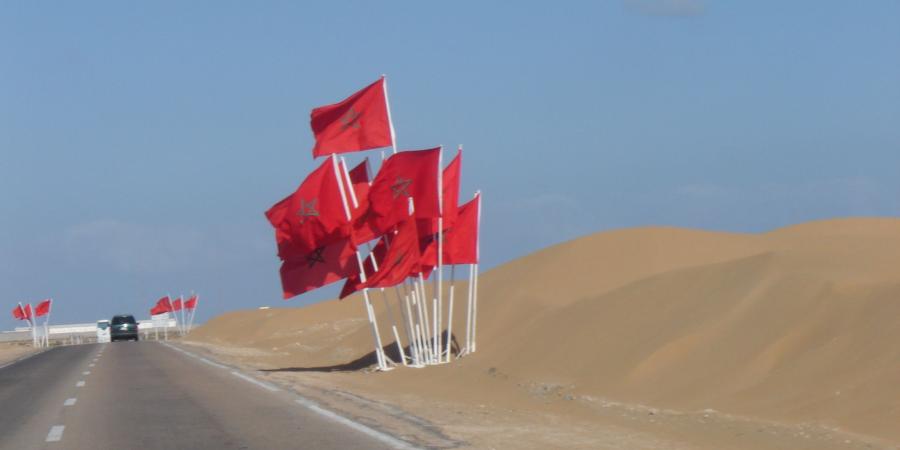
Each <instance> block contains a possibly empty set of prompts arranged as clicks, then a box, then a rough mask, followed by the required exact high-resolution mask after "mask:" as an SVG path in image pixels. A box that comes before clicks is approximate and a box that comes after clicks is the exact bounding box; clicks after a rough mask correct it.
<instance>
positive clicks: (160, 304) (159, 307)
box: [151, 295, 172, 314]
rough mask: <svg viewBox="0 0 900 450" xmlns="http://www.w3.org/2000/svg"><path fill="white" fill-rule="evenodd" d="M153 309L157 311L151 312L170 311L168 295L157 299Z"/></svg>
mask: <svg viewBox="0 0 900 450" xmlns="http://www.w3.org/2000/svg"><path fill="white" fill-rule="evenodd" d="M153 309H155V310H156V311H158V312H156V313H153V314H162V313H166V312H171V311H172V301H171V300H169V296H168V295H167V296H165V297H163V298H161V299H159V300H157V301H156V306H155V307H154V308H153ZM152 311H153V310H151V312H152Z"/></svg>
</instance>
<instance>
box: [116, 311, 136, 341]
mask: <svg viewBox="0 0 900 450" xmlns="http://www.w3.org/2000/svg"><path fill="white" fill-rule="evenodd" d="M110 328H111V330H112V331H111V332H110V335H109V338H110V340H111V341H113V342H115V341H122V340H126V341H127V340H134V341H136V340H138V324H137V321H136V320H134V316H132V315H131V314H122V315H118V316H115V317H113V318H112V324H111V326H110Z"/></svg>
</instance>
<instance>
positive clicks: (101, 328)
mask: <svg viewBox="0 0 900 450" xmlns="http://www.w3.org/2000/svg"><path fill="white" fill-rule="evenodd" d="M103 342H109V321H108V320H105V319H104V320H98V321H97V343H103Z"/></svg>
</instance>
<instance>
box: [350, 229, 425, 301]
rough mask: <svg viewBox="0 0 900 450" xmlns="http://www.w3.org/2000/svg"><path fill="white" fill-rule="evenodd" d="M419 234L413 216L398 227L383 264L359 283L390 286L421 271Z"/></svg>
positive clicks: (365, 285) (369, 285)
mask: <svg viewBox="0 0 900 450" xmlns="http://www.w3.org/2000/svg"><path fill="white" fill-rule="evenodd" d="M421 257H422V256H421V254H420V253H419V234H418V232H417V231H416V221H415V219H413V218H412V217H411V216H410V217H408V218H407V219H406V220H404V221H403V222H402V223H400V225H399V226H398V227H397V234H396V235H395V236H394V238H393V239H391V247H390V248H389V249H388V251H387V252H386V253H385V255H384V259H383V260H382V264H381V265H380V266H379V267H378V272H375V274H374V275H372V277H371V278H369V279H368V280H367V281H366V282H365V283H361V284H359V285H358V288H359V289H362V288H364V287H370V288H372V287H390V286H395V285H397V284H400V283H402V282H403V280H405V279H406V277H408V276H409V275H410V274H412V273H418V272H419V271H420V269H421V268H420V266H419V260H420V259H421Z"/></svg>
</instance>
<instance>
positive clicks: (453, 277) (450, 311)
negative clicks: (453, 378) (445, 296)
mask: <svg viewBox="0 0 900 450" xmlns="http://www.w3.org/2000/svg"><path fill="white" fill-rule="evenodd" d="M454 283H456V265H454V264H450V302H449V303H450V304H449V305H447V316H448V317H447V362H450V355H451V353H450V351H451V350H452V348H451V344H452V343H453V287H454Z"/></svg>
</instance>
